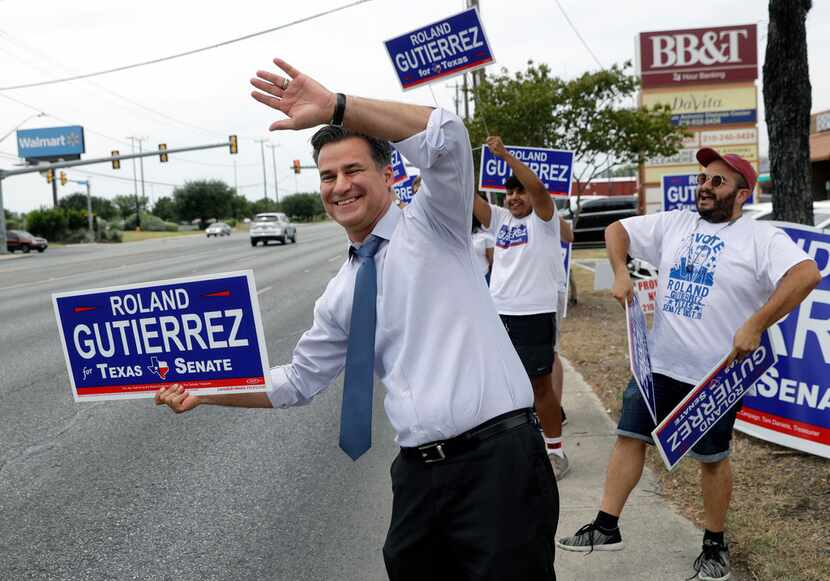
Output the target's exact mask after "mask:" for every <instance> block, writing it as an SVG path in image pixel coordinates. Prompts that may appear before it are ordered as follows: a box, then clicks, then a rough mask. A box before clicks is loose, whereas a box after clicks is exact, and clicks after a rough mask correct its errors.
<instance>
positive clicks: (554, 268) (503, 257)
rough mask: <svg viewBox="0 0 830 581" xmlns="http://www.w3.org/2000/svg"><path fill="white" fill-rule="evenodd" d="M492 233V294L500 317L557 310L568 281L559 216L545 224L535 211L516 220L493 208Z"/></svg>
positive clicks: (554, 216) (497, 208)
mask: <svg viewBox="0 0 830 581" xmlns="http://www.w3.org/2000/svg"><path fill="white" fill-rule="evenodd" d="M490 208H491V209H492V215H491V218H490V231H491V232H492V233H493V235H494V236H495V238H496V246H495V249H494V250H493V271H492V273H491V274H490V294H492V295H493V302H494V303H496V310H498V312H499V314H500V315H535V314H538V313H553V312H556V309H557V302H558V301H557V292H558V290H559V288H560V287H561V286H562V284H563V281H564V280H565V268H564V266H563V265H562V248H561V246H560V243H559V235H560V233H559V213H558V212H556V211H555V209H554V213H553V217H552V218H551V219H550V220H549V221H547V222H545V221H544V220H542V219H541V218H539V216H537V215H536V212H531V213H530V214H528V215H527V216H525V217H524V218H515V217H514V216H513V214H511V213H510V212H509V211H508V210H505V209H504V208H500V207H499V206H492V205H491V206H490Z"/></svg>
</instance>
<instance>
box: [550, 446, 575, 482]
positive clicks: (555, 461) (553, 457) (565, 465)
mask: <svg viewBox="0 0 830 581" xmlns="http://www.w3.org/2000/svg"><path fill="white" fill-rule="evenodd" d="M548 458H549V459H550V463H551V465H552V466H553V475H554V476H556V480H557V481H559V480H562V479H563V478H564V477H565V475H566V474H567V473H568V472H570V471H571V462H570V461H569V460H568V456H567V454H565V452H562V455H561V456H560V455H559V454H555V453H553V452H549V453H548Z"/></svg>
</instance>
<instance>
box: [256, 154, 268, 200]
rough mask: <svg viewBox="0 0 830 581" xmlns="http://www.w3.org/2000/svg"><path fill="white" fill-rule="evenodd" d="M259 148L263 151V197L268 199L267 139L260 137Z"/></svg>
mask: <svg viewBox="0 0 830 581" xmlns="http://www.w3.org/2000/svg"><path fill="white" fill-rule="evenodd" d="M257 141H259V150H260V152H261V153H262V197H263V198H265V199H266V200H267V199H268V180H267V178H266V177H265V140H264V139H258V140H257Z"/></svg>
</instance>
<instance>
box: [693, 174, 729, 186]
mask: <svg viewBox="0 0 830 581" xmlns="http://www.w3.org/2000/svg"><path fill="white" fill-rule="evenodd" d="M708 181H711V182H712V187H713V188H719V187H721V186H722V185H723V184H725V183H728V182H729V180H727V179H726V178H725V177H723V176H719V175H714V176H710V175H707V174H705V173H699V174H697V185H699V186H702V185H703V184H705V183H706V182H708Z"/></svg>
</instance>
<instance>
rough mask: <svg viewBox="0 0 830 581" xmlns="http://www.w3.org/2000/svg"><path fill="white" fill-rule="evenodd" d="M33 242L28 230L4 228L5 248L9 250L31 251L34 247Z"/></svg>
mask: <svg viewBox="0 0 830 581" xmlns="http://www.w3.org/2000/svg"><path fill="white" fill-rule="evenodd" d="M34 244H35V241H34V240H33V239H32V236H31V234H29V233H28V232H24V231H23V230H6V248H8V249H9V252H16V251H18V250H20V251H21V252H24V253H27V252H31V250H32V248H34V247H35V246H34Z"/></svg>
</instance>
